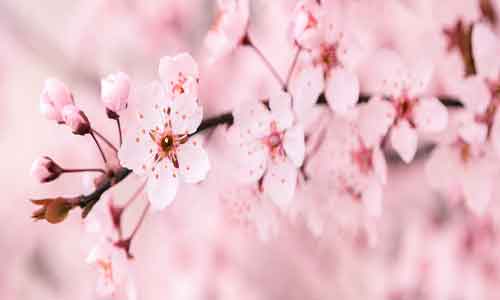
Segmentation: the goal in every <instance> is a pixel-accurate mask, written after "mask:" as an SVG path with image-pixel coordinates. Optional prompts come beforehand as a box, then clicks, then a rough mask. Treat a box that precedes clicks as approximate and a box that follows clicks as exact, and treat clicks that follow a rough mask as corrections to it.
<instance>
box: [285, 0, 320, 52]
mask: <svg viewBox="0 0 500 300" xmlns="http://www.w3.org/2000/svg"><path fill="white" fill-rule="evenodd" d="M321 17H322V10H321V6H320V5H319V4H318V2H317V1H316V0H301V1H299V2H298V3H297V4H296V5H295V9H294V11H293V17H292V18H293V19H292V24H291V32H292V37H293V39H294V41H295V42H296V43H298V44H299V45H300V46H302V47H307V48H314V47H317V46H318V45H319V43H320V41H321V38H322V35H321V33H322V32H321V28H320V26H322V24H321V23H320V21H321Z"/></svg>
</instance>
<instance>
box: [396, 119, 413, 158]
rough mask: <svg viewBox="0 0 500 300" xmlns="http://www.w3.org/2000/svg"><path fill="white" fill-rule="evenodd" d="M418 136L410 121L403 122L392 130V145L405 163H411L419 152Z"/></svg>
mask: <svg viewBox="0 0 500 300" xmlns="http://www.w3.org/2000/svg"><path fill="white" fill-rule="evenodd" d="M417 141H418V136H417V132H416V130H415V129H414V128H412V127H411V126H410V124H409V123H408V121H406V120H402V121H399V123H398V124H396V125H395V126H394V127H393V128H392V130H391V144H392V147H393V148H394V150H396V152H397V153H398V154H399V156H400V157H401V159H402V160H403V161H404V162H405V163H410V162H411V161H412V160H413V157H414V156H415V153H416V152H417Z"/></svg>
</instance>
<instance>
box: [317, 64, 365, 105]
mask: <svg viewBox="0 0 500 300" xmlns="http://www.w3.org/2000/svg"><path fill="white" fill-rule="evenodd" d="M325 96H326V99H327V100H328V104H329V105H330V107H331V108H332V110H333V111H335V112H337V113H339V114H345V113H347V112H348V111H349V110H351V109H352V108H353V107H354V106H355V105H356V103H357V102H358V97H359V81H358V77H357V76H356V75H355V74H354V73H351V72H349V71H347V70H346V69H344V68H335V69H333V70H331V72H330V74H329V77H328V79H327V84H326V90H325Z"/></svg>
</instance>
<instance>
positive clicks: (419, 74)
mask: <svg viewBox="0 0 500 300" xmlns="http://www.w3.org/2000/svg"><path fill="white" fill-rule="evenodd" d="M433 72H434V68H433V65H432V63H431V62H430V61H429V60H428V59H423V60H418V61H417V62H414V63H413V64H412V66H411V68H410V72H409V74H408V83H407V88H408V94H409V96H410V97H412V96H420V95H422V94H423V93H424V92H426V90H427V87H428V86H429V82H430V81H431V79H432V75H433Z"/></svg>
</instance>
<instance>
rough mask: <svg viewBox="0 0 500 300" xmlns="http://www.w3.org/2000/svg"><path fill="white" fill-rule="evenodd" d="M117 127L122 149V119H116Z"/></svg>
mask: <svg viewBox="0 0 500 300" xmlns="http://www.w3.org/2000/svg"><path fill="white" fill-rule="evenodd" d="M116 126H117V127H118V137H119V139H120V147H121V145H122V142H123V137H122V125H121V123H120V118H117V119H116Z"/></svg>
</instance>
